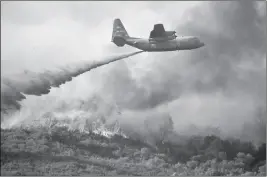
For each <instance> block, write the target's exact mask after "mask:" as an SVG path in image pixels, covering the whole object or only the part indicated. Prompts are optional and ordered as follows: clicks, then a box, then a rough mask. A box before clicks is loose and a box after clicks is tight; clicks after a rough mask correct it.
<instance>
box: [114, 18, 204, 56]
mask: <svg viewBox="0 0 267 177" xmlns="http://www.w3.org/2000/svg"><path fill="white" fill-rule="evenodd" d="M175 33H176V32H175V31H165V29H164V27H163V25H162V24H156V25H155V26H154V29H153V30H152V31H151V33H150V36H149V39H144V38H135V37H130V36H129V35H128V33H127V31H126V29H125V28H124V26H123V24H122V22H121V20H120V19H115V20H114V23H113V32H112V39H111V41H112V42H113V43H114V44H116V45H117V46H118V47H122V46H124V45H129V46H132V47H135V48H137V49H140V50H143V51H147V52H164V51H175V50H191V49H197V48H200V47H202V46H204V43H203V42H201V41H200V40H199V39H198V38H197V37H194V36H184V37H177V36H176V35H175Z"/></svg>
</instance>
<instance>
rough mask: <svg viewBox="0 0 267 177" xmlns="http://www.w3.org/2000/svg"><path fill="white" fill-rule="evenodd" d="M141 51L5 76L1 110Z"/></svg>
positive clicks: (18, 106)
mask: <svg viewBox="0 0 267 177" xmlns="http://www.w3.org/2000/svg"><path fill="white" fill-rule="evenodd" d="M141 52H143V51H138V52H133V53H130V54H124V55H121V56H117V57H111V58H110V59H107V60H103V61H96V62H87V63H86V62H83V63H80V64H77V65H72V66H65V67H61V68H58V69H57V71H49V70H48V71H46V72H43V73H35V72H31V71H24V73H20V74H19V75H15V76H12V77H11V76H9V77H5V76H2V79H1V112H2V113H3V112H4V113H5V112H8V109H9V108H15V109H19V108H20V104H19V102H18V101H21V100H23V99H25V98H26V97H25V96H24V94H26V95H37V96H40V95H44V94H48V93H49V92H50V89H51V87H59V86H60V85H62V84H64V83H66V82H68V81H71V80H72V78H74V77H77V76H79V75H81V74H83V73H85V72H87V71H90V70H91V69H94V68H97V67H99V66H102V65H106V64H109V63H111V62H114V61H117V60H121V59H124V58H127V57H130V56H133V55H136V54H139V53H141Z"/></svg>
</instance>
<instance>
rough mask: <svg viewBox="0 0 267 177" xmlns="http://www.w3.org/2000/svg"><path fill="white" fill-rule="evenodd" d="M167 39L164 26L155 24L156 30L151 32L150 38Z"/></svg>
mask: <svg viewBox="0 0 267 177" xmlns="http://www.w3.org/2000/svg"><path fill="white" fill-rule="evenodd" d="M160 37H165V29H164V26H163V24H155V25H154V29H153V30H152V31H151V32H150V36H149V38H160Z"/></svg>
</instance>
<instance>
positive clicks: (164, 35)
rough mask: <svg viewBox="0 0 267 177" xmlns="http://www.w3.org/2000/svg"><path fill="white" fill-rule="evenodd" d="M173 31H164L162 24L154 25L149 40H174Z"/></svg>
mask: <svg viewBox="0 0 267 177" xmlns="http://www.w3.org/2000/svg"><path fill="white" fill-rule="evenodd" d="M175 33H176V32H175V31H165V29H164V26H163V24H155V25H154V28H153V30H152V31H151V32H150V35H149V39H150V40H155V41H167V40H172V39H175V38H176V37H177V36H176V35H175Z"/></svg>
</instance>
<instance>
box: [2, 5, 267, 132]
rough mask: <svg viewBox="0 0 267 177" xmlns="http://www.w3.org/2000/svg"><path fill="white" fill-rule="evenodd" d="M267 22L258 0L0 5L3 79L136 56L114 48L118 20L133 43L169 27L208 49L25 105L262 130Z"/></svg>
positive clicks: (142, 58)
mask: <svg viewBox="0 0 267 177" xmlns="http://www.w3.org/2000/svg"><path fill="white" fill-rule="evenodd" d="M265 17H266V5H265V2H259V3H253V2H249V1H245V2H208V1H206V2H197V1H195V2H194V1H191V2H186V1H181V2H179V1H177V2H174V1H170V2H168V1H161V2H151V1H147V2H146V1H140V2H130V1H127V2H121V1H120V2H115V1H113V2H112V1H111V2H97V1H95V2H89V1H88V2H86V1H81V2H74V1H73V2H63V1H61V2H52V1H47V2H14V1H13V2H1V34H2V35H1V44H2V45H1V61H2V63H1V64H2V66H1V69H2V74H4V73H8V72H9V73H12V72H20V71H22V70H23V69H25V68H27V69H29V70H38V69H37V68H39V67H40V66H42V67H43V66H44V65H45V66H47V68H49V66H51V65H55V64H60V65H63V66H64V65H65V64H69V63H72V62H76V61H80V60H103V59H104V58H105V57H108V56H110V55H114V54H116V53H127V52H133V51H136V49H134V48H131V47H127V46H126V47H123V48H119V47H117V46H115V45H114V44H113V43H111V42H110V40H111V33H112V23H113V20H114V18H120V19H121V20H122V22H123V24H124V26H125V28H126V30H127V31H128V33H129V35H130V36H134V37H144V38H146V37H148V36H149V33H150V31H151V30H152V28H153V25H154V24H155V23H163V24H164V26H165V29H166V30H176V32H177V35H178V36H179V35H193V36H198V37H199V38H200V39H201V40H202V41H204V42H205V44H206V46H205V47H203V48H200V49H197V50H194V51H179V52H168V53H142V54H139V55H137V56H134V57H132V58H129V59H127V60H125V61H119V62H115V63H112V64H110V65H107V66H104V67H102V68H98V69H96V70H94V71H90V72H88V73H86V74H84V75H82V76H79V77H78V78H76V79H74V80H73V81H72V82H69V83H67V84H65V85H63V86H61V87H60V88H56V89H52V92H51V93H50V94H49V95H46V96H42V97H30V98H28V99H26V100H24V105H25V107H27V106H28V107H29V108H30V107H31V106H33V105H34V104H33V102H35V101H38V102H39V103H40V104H41V105H42V104H43V105H44V104H49V103H48V102H49V100H50V101H51V102H53V98H55V97H56V98H57V99H58V100H61V101H62V100H63V101H67V100H73V99H74V100H75V99H86V98H88V97H89V96H91V95H92V94H97V95H101V96H102V97H108V96H110V98H111V99H112V100H113V101H115V102H116V103H117V104H118V105H120V106H121V107H123V108H125V109H130V110H132V111H133V112H134V111H137V112H142V111H143V110H144V109H148V110H150V111H152V112H154V111H155V109H164V110H165V111H167V112H168V113H170V114H171V115H172V116H173V119H174V122H175V124H176V126H177V127H179V125H185V124H188V123H193V124H199V125H212V126H219V127H221V128H222V129H227V130H228V129H231V130H235V129H238V128H241V127H242V122H245V121H252V122H253V121H254V122H255V119H256V118H255V115H256V113H257V112H258V111H259V109H260V108H262V109H263V112H265V113H266V66H265V65H266V52H265V50H266V21H265ZM40 72H41V70H40ZM165 103H169V104H168V107H167V108H166V107H165V106H163V107H162V108H161V106H162V105H163V104H165ZM43 105H42V106H43ZM51 109H52V108H51ZM146 113H147V112H146ZM265 117H266V114H265ZM125 119H126V118H125Z"/></svg>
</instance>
